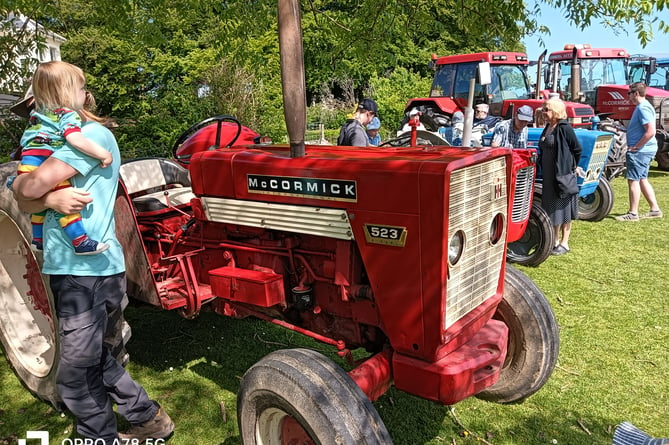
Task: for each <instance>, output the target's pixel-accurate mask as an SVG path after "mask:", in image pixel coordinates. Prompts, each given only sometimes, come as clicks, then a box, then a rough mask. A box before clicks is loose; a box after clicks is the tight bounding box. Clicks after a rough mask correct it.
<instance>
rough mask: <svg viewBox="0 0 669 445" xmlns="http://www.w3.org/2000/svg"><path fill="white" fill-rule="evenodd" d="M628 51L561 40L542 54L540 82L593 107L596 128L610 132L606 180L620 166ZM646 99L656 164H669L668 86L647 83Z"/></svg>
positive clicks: (627, 113) (628, 106)
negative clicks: (652, 116) (653, 116)
mask: <svg viewBox="0 0 669 445" xmlns="http://www.w3.org/2000/svg"><path fill="white" fill-rule="evenodd" d="M629 60H630V55H629V54H628V53H627V51H625V50H624V49H622V48H591V47H590V45H587V44H586V45H566V46H565V48H564V50H562V51H557V52H554V53H552V54H550V56H549V57H548V63H549V66H548V69H547V70H546V85H547V87H548V88H549V89H550V90H552V91H555V92H558V93H560V94H561V95H562V96H563V97H564V98H565V99H566V100H574V101H580V102H583V103H586V104H588V105H590V106H591V107H593V108H594V109H595V113H597V115H598V116H599V118H600V120H601V123H600V125H599V126H600V128H601V129H602V130H605V131H610V132H612V133H614V134H615V135H616V138H615V143H614V148H613V150H611V154H610V157H609V161H608V162H607V167H606V173H605V174H606V177H607V178H608V179H609V180H611V179H613V178H615V177H616V176H619V175H621V174H622V173H623V172H624V169H625V153H626V152H627V140H626V137H625V127H626V126H627V124H628V123H629V120H630V118H631V117H632V112H633V111H634V105H633V104H632V103H631V102H630V101H629V100H628V98H627V92H628V91H629V86H628V84H629V83H630V79H629V77H628V73H629V72H628V63H629ZM646 99H647V100H648V101H649V102H650V103H652V104H653V106H654V107H655V111H656V113H657V117H658V120H657V123H656V135H655V137H656V139H657V142H658V152H657V156H656V161H657V163H658V166H659V167H660V168H661V169H662V170H669V100H667V99H669V91H667V90H664V89H662V88H656V87H648V88H647V89H646Z"/></svg>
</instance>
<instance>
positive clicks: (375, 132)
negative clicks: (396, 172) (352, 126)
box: [367, 116, 381, 147]
mask: <svg viewBox="0 0 669 445" xmlns="http://www.w3.org/2000/svg"><path fill="white" fill-rule="evenodd" d="M379 128H381V121H380V120H379V118H378V117H376V116H374V119H372V121H371V122H370V123H369V124H367V139H368V144H369V145H372V146H374V147H378V146H379V145H380V144H381V135H380V134H379Z"/></svg>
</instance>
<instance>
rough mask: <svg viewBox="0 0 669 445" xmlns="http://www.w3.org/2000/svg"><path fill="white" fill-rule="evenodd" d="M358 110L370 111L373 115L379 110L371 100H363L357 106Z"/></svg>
mask: <svg viewBox="0 0 669 445" xmlns="http://www.w3.org/2000/svg"><path fill="white" fill-rule="evenodd" d="M358 110H367V111H371V112H372V113H374V114H375V115H376V114H378V112H379V109H378V107H377V106H376V102H374V100H373V99H363V100H361V101H360V103H359V104H358Z"/></svg>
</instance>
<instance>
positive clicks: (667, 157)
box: [655, 151, 669, 171]
mask: <svg viewBox="0 0 669 445" xmlns="http://www.w3.org/2000/svg"><path fill="white" fill-rule="evenodd" d="M655 160H656V161H657V166H658V168H659V169H660V170H664V171H669V152H666V151H665V152H664V153H660V152H659V151H658V152H657V154H656V155H655Z"/></svg>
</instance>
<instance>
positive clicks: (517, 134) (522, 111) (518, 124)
mask: <svg viewBox="0 0 669 445" xmlns="http://www.w3.org/2000/svg"><path fill="white" fill-rule="evenodd" d="M533 121H534V111H533V110H532V107H530V106H529V105H523V106H522V107H520V108H518V111H517V112H516V115H515V116H514V117H513V119H508V120H505V121H502V122H500V123H499V124H497V125H496V126H495V129H494V130H493V135H492V143H491V144H490V145H491V146H492V147H508V148H527V126H528V125H529V124H531V123H532V122H533Z"/></svg>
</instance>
